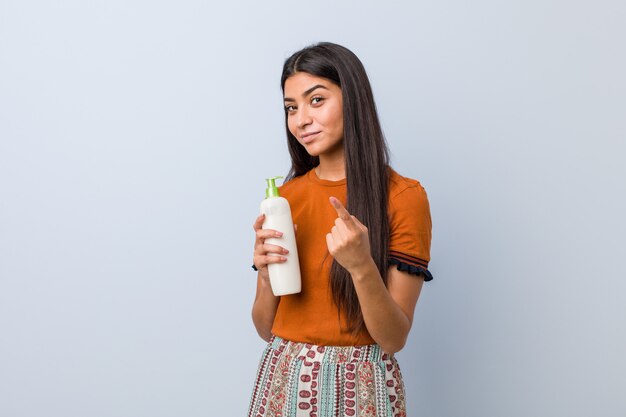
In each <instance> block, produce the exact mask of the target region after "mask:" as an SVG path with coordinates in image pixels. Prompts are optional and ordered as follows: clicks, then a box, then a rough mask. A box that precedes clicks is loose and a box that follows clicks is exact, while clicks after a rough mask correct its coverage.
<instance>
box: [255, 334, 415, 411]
mask: <svg viewBox="0 0 626 417" xmlns="http://www.w3.org/2000/svg"><path fill="white" fill-rule="evenodd" d="M270 416H271V417H305V416H306V417H344V416H357V417H374V416H375V417H406V407H405V393H404V383H403V381H402V374H401V373H400V368H399V366H398V362H397V361H396V359H395V357H394V356H393V355H391V354H388V353H384V352H383V351H382V350H381V349H380V346H378V345H375V344H374V345H363V346H318V345H312V344H310V343H296V342H291V341H288V340H285V339H281V338H280V337H278V336H272V339H271V340H270V341H269V343H268V345H267V347H266V348H265V351H264V352H263V356H262V357H261V361H260V363H259V369H258V371H257V376H256V383H255V384H254V390H253V392H252V399H251V401H250V408H249V410H248V417H270Z"/></svg>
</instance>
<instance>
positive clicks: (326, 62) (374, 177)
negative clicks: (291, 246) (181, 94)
mask: <svg viewBox="0 0 626 417" xmlns="http://www.w3.org/2000/svg"><path fill="white" fill-rule="evenodd" d="M297 72H306V73H308V74H311V75H314V76H317V77H322V78H326V79H328V80H330V81H331V82H333V83H334V84H336V85H337V86H339V87H340V88H341V94H342V99H343V126H344V127H343V146H344V154H345V163H346V183H347V189H348V201H347V207H346V208H347V210H348V211H349V212H350V213H351V214H353V215H354V216H356V217H357V218H358V219H359V220H360V221H361V222H362V223H363V224H364V225H365V226H366V227H367V228H368V231H369V239H370V247H371V251H372V258H373V259H374V262H375V263H376V265H377V267H378V270H379V271H380V275H381V276H382V278H383V282H384V283H385V285H386V284H387V273H386V271H387V256H388V253H387V251H388V248H389V219H388V218H387V196H388V169H389V151H388V149H387V144H386V142H385V137H384V135H383V131H382V129H381V127H380V122H379V120H378V114H377V112H376V105H375V103H374V95H373V94H372V88H371V86H370V82H369V79H368V78H367V74H366V72H365V68H364V67H363V64H362V63H361V61H360V60H359V58H358V57H357V56H356V55H355V54H354V53H353V52H352V51H350V50H349V49H347V48H345V47H343V46H340V45H337V44H334V43H329V42H321V43H317V44H314V45H311V46H308V47H306V48H304V49H302V50H300V51H298V52H296V53H294V54H293V55H291V56H290V57H289V58H287V60H286V61H285V64H284V66H283V73H282V76H281V79H280V84H281V88H282V90H283V93H284V91H285V81H286V80H287V78H289V77H290V76H292V75H294V74H295V73H297ZM285 127H286V130H287V141H288V145H289V153H290V155H291V169H290V170H289V173H288V175H287V178H286V180H289V179H292V178H294V177H298V176H300V175H303V174H305V173H306V172H308V171H310V170H311V169H313V168H314V167H316V166H317V165H319V158H318V157H313V156H311V155H309V154H308V153H307V151H306V150H305V148H304V147H303V146H302V145H301V144H300V143H299V142H298V140H297V139H296V138H295V137H294V136H293V135H292V134H291V132H290V131H289V127H288V126H287V112H286V111H285ZM330 276H331V277H330V286H331V290H332V294H333V299H334V301H335V303H336V304H337V306H338V307H339V311H340V313H344V314H345V316H346V319H347V323H348V330H349V331H350V332H352V333H353V334H357V333H358V332H360V331H361V330H363V329H364V328H365V323H364V321H363V315H362V313H361V307H360V305H359V300H358V297H357V294H356V290H355V289H354V284H353V282H352V278H351V277H350V274H349V273H348V271H347V270H346V269H344V268H343V267H342V266H341V265H339V263H338V262H337V261H335V260H333V264H332V266H331V271H330Z"/></svg>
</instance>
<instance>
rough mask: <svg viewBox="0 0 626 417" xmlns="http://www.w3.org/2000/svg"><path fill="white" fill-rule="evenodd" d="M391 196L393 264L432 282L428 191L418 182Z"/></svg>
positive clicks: (390, 263) (391, 248) (391, 253)
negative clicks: (429, 264)
mask: <svg viewBox="0 0 626 417" xmlns="http://www.w3.org/2000/svg"><path fill="white" fill-rule="evenodd" d="M404 180H405V181H410V182H409V183H408V184H407V186H406V187H405V188H403V189H401V190H399V191H397V192H396V193H395V195H394V194H391V195H390V200H389V227H390V239H389V259H388V261H389V265H397V268H398V270H400V271H406V272H409V273H411V274H414V275H423V276H424V281H431V280H432V279H433V276H432V274H431V273H430V271H429V270H428V263H429V262H430V242H431V236H432V222H431V218H430V206H429V204H428V196H427V195H426V191H425V190H424V188H423V187H422V186H421V184H419V182H417V181H415V180H409V179H404Z"/></svg>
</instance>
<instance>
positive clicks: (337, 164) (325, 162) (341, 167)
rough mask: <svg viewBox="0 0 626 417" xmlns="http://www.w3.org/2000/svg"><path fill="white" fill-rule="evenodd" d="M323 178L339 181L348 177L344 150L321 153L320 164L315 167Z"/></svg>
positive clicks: (318, 175)
mask: <svg viewBox="0 0 626 417" xmlns="http://www.w3.org/2000/svg"><path fill="white" fill-rule="evenodd" d="M315 173H316V174H317V177H318V178H319V179H321V180H329V181H339V180H342V179H344V178H346V161H345V159H344V157H343V152H341V153H337V154H335V155H320V164H319V165H318V166H317V167H316V168H315Z"/></svg>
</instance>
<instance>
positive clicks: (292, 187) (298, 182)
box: [278, 173, 308, 196]
mask: <svg viewBox="0 0 626 417" xmlns="http://www.w3.org/2000/svg"><path fill="white" fill-rule="evenodd" d="M307 175H308V173H305V174H302V175H300V176H299V177H294V178H292V179H290V180H289V181H287V182H284V183H283V184H282V185H281V186H280V187H278V190H279V193H280V195H281V196H288V195H291V194H293V193H297V192H298V191H300V190H302V189H303V188H304V187H305V185H306V182H307V181H306V177H307Z"/></svg>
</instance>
